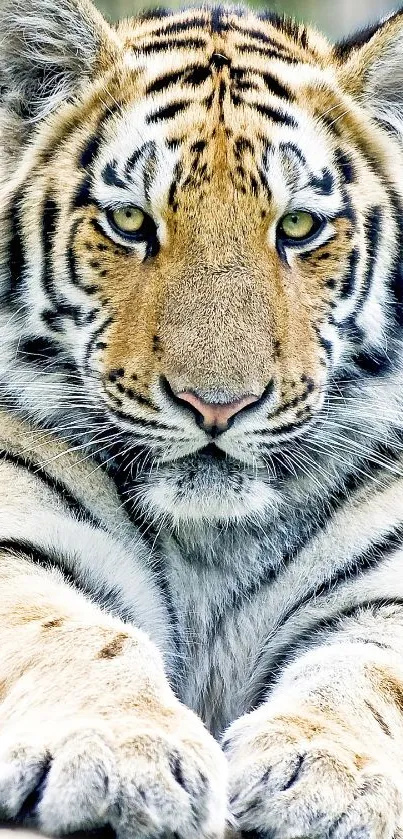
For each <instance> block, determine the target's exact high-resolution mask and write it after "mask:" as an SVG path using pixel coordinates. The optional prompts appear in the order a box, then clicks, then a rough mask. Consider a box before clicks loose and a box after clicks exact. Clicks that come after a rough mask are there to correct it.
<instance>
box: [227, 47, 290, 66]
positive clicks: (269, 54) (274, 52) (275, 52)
mask: <svg viewBox="0 0 403 839" xmlns="http://www.w3.org/2000/svg"><path fill="white" fill-rule="evenodd" d="M237 50H238V52H239V53H242V54H243V53H252V54H253V53H254V54H255V55H261V56H263V58H267V60H269V59H270V58H278V59H279V60H280V61H285V62H286V64H298V63H299V62H300V61H301V59H298V58H295V56H293V55H291V54H289V53H286V52H282V51H281V50H280V49H274V48H273V49H271V48H270V47H268V48H267V49H266V48H264V47H257V46H255V44H238V45H237Z"/></svg>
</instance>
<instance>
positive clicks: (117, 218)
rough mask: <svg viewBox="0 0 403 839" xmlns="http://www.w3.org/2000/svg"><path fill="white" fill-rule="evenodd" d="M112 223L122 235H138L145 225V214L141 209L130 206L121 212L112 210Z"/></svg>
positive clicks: (122, 208)
mask: <svg viewBox="0 0 403 839" xmlns="http://www.w3.org/2000/svg"><path fill="white" fill-rule="evenodd" d="M111 217H112V221H113V223H114V225H115V227H116V228H117V229H118V230H121V231H122V233H126V234H127V233H129V235H130V234H131V233H138V232H139V230H140V229H141V227H142V226H143V224H144V219H145V214H144V213H143V211H142V210H140V209H139V207H133V206H131V205H128V206H127V207H120V208H119V210H112V212H111Z"/></svg>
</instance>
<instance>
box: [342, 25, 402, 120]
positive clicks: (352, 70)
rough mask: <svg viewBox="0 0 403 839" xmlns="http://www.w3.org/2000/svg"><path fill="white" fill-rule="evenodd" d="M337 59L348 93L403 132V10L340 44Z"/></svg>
mask: <svg viewBox="0 0 403 839" xmlns="http://www.w3.org/2000/svg"><path fill="white" fill-rule="evenodd" d="M333 56H334V59H335V60H336V62H337V64H338V67H339V79H340V82H341V84H342V86H343V88H344V90H345V91H346V92H347V93H349V94H350V95H351V96H353V97H355V98H357V99H359V100H360V102H361V103H362V104H363V105H364V107H366V108H367V109H368V110H369V111H370V112H371V114H372V115H373V116H374V117H376V119H378V120H380V121H381V122H384V123H387V124H389V125H390V126H392V127H393V128H394V129H396V130H397V131H398V132H400V133H401V132H403V9H401V10H400V11H398V12H395V13H394V14H392V15H391V16H390V17H388V18H386V19H385V20H382V21H381V22H380V23H379V24H377V25H376V26H372V27H369V28H368V29H366V30H362V31H360V32H358V33H357V35H356V36H353V37H352V38H348V39H346V40H345V41H342V42H341V43H339V44H336V46H335V47H334V50H333Z"/></svg>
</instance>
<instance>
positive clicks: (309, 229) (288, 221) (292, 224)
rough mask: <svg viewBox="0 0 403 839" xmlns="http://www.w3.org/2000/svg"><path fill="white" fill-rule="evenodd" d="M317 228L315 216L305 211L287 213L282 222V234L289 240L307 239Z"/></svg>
mask: <svg viewBox="0 0 403 839" xmlns="http://www.w3.org/2000/svg"><path fill="white" fill-rule="evenodd" d="M315 227H316V219H315V216H313V215H312V213H306V212H304V211H303V210H295V212H293V213H287V215H286V216H283V218H282V219H281V222H280V232H281V233H282V234H283V235H284V236H286V238H287V239H306V238H307V237H308V236H309V235H310V234H311V233H313V231H314V229H315Z"/></svg>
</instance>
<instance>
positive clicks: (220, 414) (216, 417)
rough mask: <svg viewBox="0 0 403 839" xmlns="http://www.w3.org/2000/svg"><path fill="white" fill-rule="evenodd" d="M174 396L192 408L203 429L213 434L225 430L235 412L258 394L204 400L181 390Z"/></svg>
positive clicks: (257, 398) (244, 406) (250, 402)
mask: <svg viewBox="0 0 403 839" xmlns="http://www.w3.org/2000/svg"><path fill="white" fill-rule="evenodd" d="M176 397H177V399H179V400H180V401H181V402H184V403H185V404H187V405H189V406H190V407H191V408H193V410H194V411H195V412H196V413H197V414H198V415H199V416H200V419H201V422H200V424H201V425H202V427H203V428H204V430H205V431H208V432H209V433H210V434H212V435H213V436H216V435H217V434H220V433H221V432H222V431H225V430H226V429H227V428H228V425H229V422H230V420H231V419H233V417H235V416H236V414H239V413H240V411H242V410H243V409H244V408H247V407H248V405H252V404H253V403H254V402H258V400H259V397H258V396H254V395H253V394H247V395H246V396H242V397H241V398H239V399H234V400H233V401H232V402H206V401H205V400H204V399H200V397H199V396H197V395H196V394H195V393H192V391H181V392H179V393H177V394H176Z"/></svg>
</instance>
